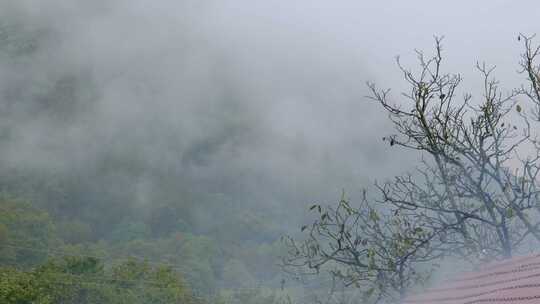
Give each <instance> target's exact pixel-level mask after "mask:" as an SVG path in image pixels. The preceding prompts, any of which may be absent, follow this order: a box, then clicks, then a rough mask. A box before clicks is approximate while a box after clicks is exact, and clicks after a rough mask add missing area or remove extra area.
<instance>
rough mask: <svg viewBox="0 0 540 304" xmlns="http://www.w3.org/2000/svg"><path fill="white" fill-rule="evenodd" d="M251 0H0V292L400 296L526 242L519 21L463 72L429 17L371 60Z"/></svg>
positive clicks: (226, 303) (528, 65)
mask: <svg viewBox="0 0 540 304" xmlns="http://www.w3.org/2000/svg"><path fill="white" fill-rule="evenodd" d="M300 2H301V1H300ZM300 2H299V3H300ZM314 3H318V1H314ZM319 4H320V3H319ZM252 5H253V7H252V6H250V5H247V4H246V6H245V7H242V8H243V9H239V8H238V7H234V6H230V5H228V4H222V3H221V4H218V3H217V2H214V1H209V2H208V3H202V2H200V1H191V0H186V1H164V2H163V5H162V6H160V5H157V6H152V5H149V4H148V3H146V2H145V1H142V0H136V1H135V0H134V1H132V2H129V1H127V2H126V1H121V0H114V1H105V0H97V1H88V2H87V1H64V0H51V1H50V3H44V2H41V1H35V0H24V1H23V0H21V1H9V0H8V1H7V2H5V3H1V2H0V303H6V304H30V303H41V304H56V303H65V304H79V303H82V304H84V303H87V304H90V303H141V304H143V303H144V304H146V303H192V304H293V303H295V304H296V303H299V304H300V303H321V304H322V303H324V304H348V303H350V304H353V303H369V304H371V303H395V302H398V301H402V300H403V299H404V298H405V297H406V295H407V293H408V292H409V291H418V290H422V289H423V288H425V287H426V286H429V285H430V284H431V283H432V282H435V281H437V280H438V279H439V277H441V276H443V275H444V274H447V273H451V272H453V271H459V270H460V269H463V268H468V267H472V268H474V267H476V266H477V265H479V264H480V263H485V262H488V261H493V260H501V259H506V258H510V257H512V256H516V255H520V254H526V253H529V252H533V251H536V248H538V243H539V242H540V229H539V227H540V223H539V222H538V220H537V219H538V218H540V208H539V207H538V196H539V195H540V190H539V189H540V185H539V184H538V179H537V175H538V174H540V152H539V151H540V144H538V141H537V135H536V133H537V129H538V123H539V122H540V65H539V60H540V51H539V49H538V48H537V46H536V43H537V40H535V36H534V35H526V34H519V35H517V36H513V37H517V45H518V46H519V47H520V52H521V53H520V55H519V57H517V60H516V62H517V65H516V66H517V67H518V69H519V71H518V73H517V75H519V77H520V78H519V80H518V82H517V83H518V84H517V85H514V83H511V84H510V85H507V86H505V85H501V84H500V83H499V81H498V80H497V78H496V77H495V76H496V70H494V67H493V68H492V67H491V66H489V65H487V64H484V63H477V64H476V65H473V67H474V69H475V73H476V74H474V75H475V76H479V77H477V78H478V79H480V81H479V82H478V83H475V82H471V83H472V85H471V86H472V88H473V89H472V90H471V91H472V92H473V93H469V89H470V87H468V86H465V87H464V85H463V84H462V82H463V80H464V78H463V77H462V75H461V74H459V72H460V71H455V68H456V67H459V65H455V64H453V63H455V61H452V60H453V59H451V58H456V57H458V58H459V51H458V52H456V53H453V52H448V54H447V53H446V40H444V39H443V38H442V37H441V36H436V37H435V40H434V43H433V41H430V42H429V43H430V44H429V45H430V47H431V49H430V50H432V51H431V52H427V51H426V52H424V51H419V50H416V52H415V53H413V54H414V55H416V61H414V59H413V60H402V59H401V58H398V60H397V69H395V70H392V72H391V73H390V72H388V73H387V72H386V70H384V69H383V68H381V69H380V70H379V69H378V68H377V67H375V70H376V71H375V72H373V73H371V74H370V73H368V72H370V71H368V67H371V68H373V66H377V65H378V64H380V62H377V61H376V60H374V61H370V60H365V61H366V62H364V61H363V60H364V59H361V58H359V57H362V56H361V55H362V54H360V55H359V54H357V53H356V52H357V51H356V50H355V49H354V47H352V44H350V43H352V42H351V41H354V38H352V36H354V35H352V34H351V33H350V32H347V31H348V30H347V29H345V28H342V27H341V25H342V24H341V23H340V26H338V27H337V28H338V29H335V32H334V29H327V28H324V26H320V27H319V28H317V29H318V31H319V32H320V33H318V34H317V35H315V34H314V32H316V31H317V30H314V27H315V24H316V23H317V22H318V20H317V21H313V20H311V19H310V17H312V16H310V17H307V16H303V15H302V14H301V13H300V12H299V11H301V10H300V9H298V10H297V11H295V10H286V11H283V12H282V13H280V14H275V13H273V12H272V10H280V9H283V8H282V7H281V6H279V5H277V4H276V3H274V1H269V2H268V4H259V5H261V7H259V6H258V5H255V4H252ZM265 5H267V6H265ZM296 5H298V4H296ZM314 6H315V7H317V5H315V4H314ZM294 7H296V6H294ZM296 8H298V7H296ZM423 9H424V8H423ZM321 11H323V10H322V9H321ZM254 12H255V13H254ZM237 14H238V16H242V17H243V18H236V17H235V16H237ZM229 15H230V16H229ZM364 17H365V18H367V19H366V20H371V21H370V22H375V21H374V20H375V19H369V18H368V17H367V16H364ZM313 18H314V17H313ZM351 18H353V19H354V18H356V16H353V17H351ZM314 19H317V18H314ZM291 20H292V21H291ZM302 20H303V21H302ZM351 20H352V19H351ZM376 20H378V19H376ZM301 21H302V22H301ZM304 23H305V24H304ZM292 24H294V26H292ZM302 24H303V25H302ZM302 26H304V27H302ZM334 26H335V25H334ZM358 31H359V33H362V34H363V35H365V36H366V37H371V36H369V35H372V34H370V33H368V32H369V31H367V30H366V29H364V28H362V29H358ZM341 32H343V35H344V36H339V37H341V38H343V39H341V38H336V37H338V36H336V33H341ZM353 32H354V33H355V34H356V30H355V31H353ZM377 39H378V37H377ZM383 40H384V39H383ZM374 41H375V40H374ZM402 42H403V41H402ZM443 42H444V44H443ZM513 42H514V43H515V42H516V41H515V38H513ZM361 45H362V47H363V48H365V49H374V51H372V52H375V53H376V52H378V51H377V46H369V47H368V46H367V44H365V43H362V44H361ZM389 45H392V46H394V47H396V48H397V46H399V48H398V49H399V51H400V52H401V51H407V49H403V48H401V46H400V45H399V43H391V44H389ZM433 45H434V47H433ZM443 46H444V47H443ZM393 50H394V49H390V50H387V51H389V52H390V51H393ZM366 52H367V51H366ZM453 54H457V56H454V55H453ZM371 55H373V53H371ZM453 56H454V57H453ZM505 56H506V54H505ZM447 57H448V58H449V59H447ZM449 62H450V64H448V63H449ZM410 66H413V67H412V68H411V67H410ZM394 67H395V66H394ZM367 74H370V75H367ZM400 77H401V78H400ZM377 78H380V79H378V80H377ZM373 79H375V80H377V81H376V82H367V85H365V82H366V81H371V80H373ZM388 83H389V84H390V86H391V87H392V88H396V89H397V90H396V91H399V92H401V91H402V92H403V93H402V94H400V93H397V92H394V91H391V90H390V89H386V87H380V86H379V85H387V84H388ZM467 85H468V84H467ZM400 90H401V91H400ZM381 139H382V140H381ZM340 195H341V196H340ZM456 261H459V263H457V264H459V265H458V266H454V263H456ZM441 274H443V275H441Z"/></svg>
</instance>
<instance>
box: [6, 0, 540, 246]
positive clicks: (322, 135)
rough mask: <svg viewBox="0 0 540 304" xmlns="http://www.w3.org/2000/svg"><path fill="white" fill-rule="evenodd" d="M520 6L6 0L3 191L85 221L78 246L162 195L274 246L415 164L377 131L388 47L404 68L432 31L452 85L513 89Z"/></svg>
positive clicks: (193, 218)
mask: <svg viewBox="0 0 540 304" xmlns="http://www.w3.org/2000/svg"><path fill="white" fill-rule="evenodd" d="M534 3H535V2H533V1H519V3H516V2H515V1H512V2H511V1H503V0H497V1H489V3H488V2H474V3H471V2H466V1H461V0H460V1H454V2H452V3H450V2H444V3H443V2H441V3H435V2H433V1H427V0H415V1H407V2H403V1H375V2H367V1H349V0H346V1H338V2H328V1H319V0H315V1H307V0H306V1H303V0H300V1H278V0H268V1H212V0H210V1H194V0H183V1H172V0H164V1H143V0H131V1H127V0H113V1H104V0H98V1H69V0H49V1H36V0H12V1H11V0H7V1H3V2H2V3H0V142H1V145H0V168H2V169H3V171H4V172H5V173H4V174H1V175H2V177H1V178H0V190H2V191H3V192H6V193H12V194H15V195H17V196H21V197H24V198H27V199H28V200H30V201H33V202H35V203H36V204H37V205H38V206H45V205H47V206H48V207H47V208H50V212H51V214H55V215H58V216H59V217H65V218H71V217H82V218H87V217H92V218H97V217H100V219H99V221H96V222H95V223H96V224H95V226H94V227H92V229H93V231H94V232H95V236H94V237H93V239H92V240H97V239H100V238H107V236H108V235H109V234H110V229H109V227H110V223H116V222H121V221H123V220H124V219H125V218H133V217H138V218H142V219H145V218H147V213H148V212H150V211H149V210H151V209H152V208H153V207H154V206H157V205H160V204H162V203H163V202H171V201H179V202H181V203H180V204H181V205H182V206H184V207H185V209H183V211H182V215H181V217H182V218H183V219H184V220H185V221H187V222H189V225H191V226H193V227H194V228H193V231H195V232H196V233H200V234H205V235H210V236H213V233H214V232H216V230H220V229H227V228H223V227H230V225H233V224H234V222H235V221H237V220H238V217H236V216H233V214H235V213H242V212H245V211H246V210H250V211H253V212H255V213H256V214H258V215H260V217H261V218H262V219H264V221H266V222H269V223H271V225H272V226H276V227H278V228H276V231H275V239H277V237H278V235H279V234H281V233H290V232H291V231H297V230H298V229H299V227H300V226H301V224H302V221H303V219H304V217H305V216H306V209H307V207H308V206H309V205H310V204H311V203H313V202H320V203H330V202H333V201H335V200H337V199H339V196H340V194H341V191H342V189H345V191H346V193H347V195H348V196H349V197H350V198H351V200H352V201H354V199H355V198H358V197H359V196H360V194H361V192H362V189H363V188H365V187H370V186H371V185H372V184H373V182H374V181H375V180H384V179H387V178H391V177H392V176H394V175H397V174H401V173H404V172H406V171H408V170H411V169H413V167H414V164H415V161H416V160H418V158H419V155H417V154H414V153H411V152H407V151H397V152H396V150H392V149H390V148H389V147H388V145H387V144H385V143H384V142H383V141H382V140H381V138H382V137H383V136H385V135H387V134H389V133H391V132H392V125H391V123H390V122H389V121H388V120H387V119H386V118H387V117H386V114H385V112H384V111H383V110H382V109H380V107H379V106H378V105H377V104H375V103H373V102H370V101H369V100H368V99H367V98H366V97H365V96H366V95H367V94H368V92H367V89H366V85H365V82H366V81H374V82H376V83H378V84H380V85H381V86H382V87H392V88H393V91H392V92H393V93H394V96H396V97H397V96H399V91H400V90H402V89H403V88H404V87H405V85H406V84H405V83H404V82H403V81H402V79H401V76H402V75H401V74H400V73H399V71H398V69H397V68H396V66H395V61H394V57H395V56H396V55H400V54H401V55H403V56H402V60H403V61H404V62H407V63H411V65H412V64H413V63H414V61H413V60H414V52H413V50H414V49H415V48H416V49H424V50H426V51H430V50H431V48H432V46H433V35H444V36H445V40H444V46H445V54H446V57H445V60H446V59H447V67H448V68H449V72H459V73H462V74H463V75H464V79H465V81H464V82H465V88H464V90H470V91H474V90H475V88H477V86H478V85H479V84H480V81H481V79H480V77H477V76H478V75H477V73H476V72H475V70H474V64H475V63H476V62H477V61H484V60H485V61H486V62H488V63H492V64H496V65H497V66H498V68H497V73H496V74H497V76H498V77H499V78H500V79H501V80H502V81H503V82H504V85H505V87H508V88H511V87H512V86H513V85H515V84H516V83H519V81H521V79H522V77H521V76H520V75H519V74H517V73H515V72H516V70H517V65H516V63H517V58H518V57H517V54H519V45H518V44H516V43H515V39H516V37H517V34H518V33H520V32H523V33H534V31H535V30H537V27H535V26H534V25H533V24H532V23H531V22H530V20H538V18H539V17H540V13H538V12H540V10H535V9H523V7H534V6H536V4H534ZM30 177H31V178H30ZM29 180H30V181H29ZM73 201H78V202H79V203H78V204H77V207H73V205H72V202H73ZM51 202H54V204H53V203H51ZM115 205H121V206H126V207H127V208H126V209H122V210H124V211H125V213H123V212H122V211H119V210H115V211H111V212H109V208H110V209H113V208H112V207H111V206H115ZM51 206H53V207H51ZM81 206H82V207H81ZM224 210H230V211H224ZM99 223H103V225H101V224H99ZM105 223H109V224H105ZM246 233H247V234H249V233H250V232H249V231H248V232H246ZM228 238H230V239H234V233H231V234H229V236H228ZM249 238H250V239H252V240H258V239H260V237H259V236H257V235H251V236H249Z"/></svg>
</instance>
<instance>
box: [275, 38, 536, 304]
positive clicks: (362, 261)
mask: <svg viewBox="0 0 540 304" xmlns="http://www.w3.org/2000/svg"><path fill="white" fill-rule="evenodd" d="M519 40H520V41H523V43H524V49H525V51H524V52H523V54H522V56H521V61H520V66H521V68H522V69H521V70H520V72H521V73H522V74H524V75H526V79H527V84H524V85H522V86H521V87H519V88H517V89H513V90H510V91H509V92H507V93H504V92H502V91H501V89H500V87H499V82H498V81H497V80H495V79H494V78H493V73H494V67H489V66H487V65H486V64H483V63H482V64H480V63H477V65H476V68H477V70H478V72H479V73H480V75H481V77H482V80H483V88H482V92H481V94H479V95H478V97H479V98H478V99H476V98H473V96H472V95H471V94H467V93H465V94H463V93H460V84H461V82H462V77H461V76H460V75H459V74H451V73H446V72H444V71H443V56H442V43H441V42H442V38H439V37H436V38H435V52H434V54H433V55H430V56H427V55H425V54H424V53H423V52H421V51H416V54H417V59H418V63H419V69H418V71H417V72H413V70H412V69H409V68H406V67H405V66H404V65H403V64H402V63H401V61H400V59H399V57H398V58H397V65H398V68H399V70H400V71H401V73H402V74H403V77H404V79H405V81H406V82H407V84H408V86H409V88H410V89H409V91H408V92H405V93H402V94H400V95H399V96H391V94H390V89H380V88H379V87H377V86H376V85H375V84H373V83H368V84H367V85H368V88H369V90H370V95H369V96H368V97H369V98H370V99H371V100H373V101H375V102H377V103H379V104H380V105H381V106H382V107H383V108H384V109H385V110H386V112H387V114H388V117H389V119H390V121H391V122H392V123H393V126H394V129H395V134H392V135H389V136H386V137H384V138H383V140H384V141H386V142H388V143H389V145H390V146H392V147H394V148H395V147H401V148H405V149H409V150H414V151H418V153H419V155H420V156H421V161H420V162H419V165H418V166H417V168H416V169H415V171H414V172H412V173H408V174H405V175H401V176H397V177H395V178H393V179H391V180H388V181H386V182H383V183H376V184H375V186H376V189H377V190H378V194H377V197H378V199H370V200H368V199H367V198H366V196H365V195H364V197H363V199H362V201H361V202H360V204H358V205H357V206H356V207H352V206H351V204H350V203H349V202H348V201H347V200H345V199H344V198H342V199H341V200H340V202H339V203H338V204H337V206H335V207H333V206H329V207H322V206H321V205H314V206H312V207H311V209H312V210H314V211H315V212H317V219H316V220H314V221H313V223H312V224H311V225H308V226H304V227H302V231H304V232H305V233H306V234H307V235H306V237H305V238H303V239H301V240H300V241H298V240H295V239H293V238H291V237H288V238H285V240H286V242H285V243H286V245H287V246H288V249H289V252H288V255H287V256H286V257H285V258H284V259H283V265H284V266H285V267H286V268H287V269H289V270H290V269H292V270H294V271H296V272H298V271H305V273H307V274H319V273H321V271H322V270H325V271H328V272H330V273H331V274H332V276H333V277H334V278H339V279H341V280H342V281H343V282H345V284H346V285H353V286H356V287H358V288H359V289H360V290H361V291H362V292H363V293H364V295H365V297H366V299H370V301H372V302H378V301H381V300H388V299H390V300H395V299H400V298H403V296H404V295H405V293H406V291H407V289H409V288H410V287H411V286H414V285H416V284H418V283H421V282H423V281H425V279H426V278H427V277H428V276H429V274H430V272H431V271H432V270H433V269H434V267H435V266H436V263H437V261H439V259H441V258H443V257H445V256H457V257H460V258H463V259H466V260H468V261H470V262H471V263H476V262H479V261H485V260H492V259H503V258H508V257H511V256H512V255H514V254H515V253H516V252H520V250H523V248H524V244H526V243H530V242H531V241H534V242H538V241H540V220H539V219H540V216H539V215H540V214H539V213H540V205H539V201H538V196H539V191H540V188H539V186H540V185H539V180H538V175H539V172H540V143H539V142H538V140H537V139H536V134H535V130H536V129H535V127H536V126H537V124H538V123H540V65H539V64H538V63H537V58H538V57H539V54H540V47H534V46H533V43H532V41H533V37H528V36H524V35H520V36H519ZM393 98H398V99H397V100H394V99H393ZM379 195H380V197H379ZM420 269H422V271H420Z"/></svg>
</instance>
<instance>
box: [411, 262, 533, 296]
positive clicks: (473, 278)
mask: <svg viewBox="0 0 540 304" xmlns="http://www.w3.org/2000/svg"><path fill="white" fill-rule="evenodd" d="M403 303H404V304H475V303H488V304H489V303H494V304H495V303H499V304H504V303H507V304H532V303H534V304H540V255H534V256H527V257H519V258H513V259H510V260H505V261H502V262H497V263H490V264H486V265H484V267H482V268H481V269H480V270H479V271H476V272H467V273H464V274H462V275H460V276H458V277H457V278H455V279H453V280H449V281H445V282H443V283H442V284H440V286H439V287H437V288H431V289H428V290H427V291H425V292H424V293H422V294H419V295H413V296H410V297H408V298H406V299H405V301H404V302H403Z"/></svg>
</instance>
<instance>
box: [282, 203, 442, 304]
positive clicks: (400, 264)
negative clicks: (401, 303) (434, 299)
mask: <svg viewBox="0 0 540 304" xmlns="http://www.w3.org/2000/svg"><path fill="white" fill-rule="evenodd" d="M372 205H373V204H372V203H369V201H368V200H367V198H366V196H364V198H363V200H362V201H361V203H360V204H359V205H358V206H355V207H353V206H351V204H350V203H349V201H348V200H346V199H345V197H342V199H341V200H340V201H339V203H338V204H337V206H336V207H333V206H327V207H323V206H321V205H313V206H311V208H310V209H311V210H312V211H313V212H315V213H316V214H317V219H316V220H315V221H314V222H313V223H312V224H311V225H309V226H303V227H302V231H303V232H306V233H307V237H306V238H305V239H304V240H302V241H296V240H295V239H293V238H291V237H287V238H285V244H286V245H287V249H288V255H287V256H285V257H284V259H283V266H285V269H286V270H287V271H292V272H294V273H295V274H298V272H301V274H303V275H306V274H313V275H317V274H320V273H321V271H327V272H329V273H330V274H331V276H332V277H334V278H337V279H339V280H341V281H342V282H343V283H344V284H345V286H351V285H353V286H356V287H357V288H359V289H361V292H362V293H363V295H364V297H365V299H366V300H371V301H373V302H375V303H376V302H379V301H380V300H381V299H393V300H398V299H401V298H403V297H404V296H405V292H406V290H407V289H408V288H409V287H411V286H413V285H415V284H418V283H419V282H422V281H424V280H425V279H427V278H428V277H429V275H430V273H431V270H432V269H433V264H430V263H428V262H430V261H433V260H435V259H437V258H439V257H440V255H441V254H442V251H440V250H438V248H437V245H438V244H440V243H439V242H435V241H434V239H435V238H436V237H437V236H438V233H439V231H437V230H436V229H435V227H434V226H430V225H426V223H424V222H422V221H423V218H422V217H418V216H417V215H416V214H412V213H409V212H400V211H399V210H396V212H394V213H393V214H389V213H385V212H380V211H378V210H377V209H375V208H374V207H372ZM420 264H424V267H425V269H424V270H423V271H421V270H419V268H420V267H419V265H420Z"/></svg>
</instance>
